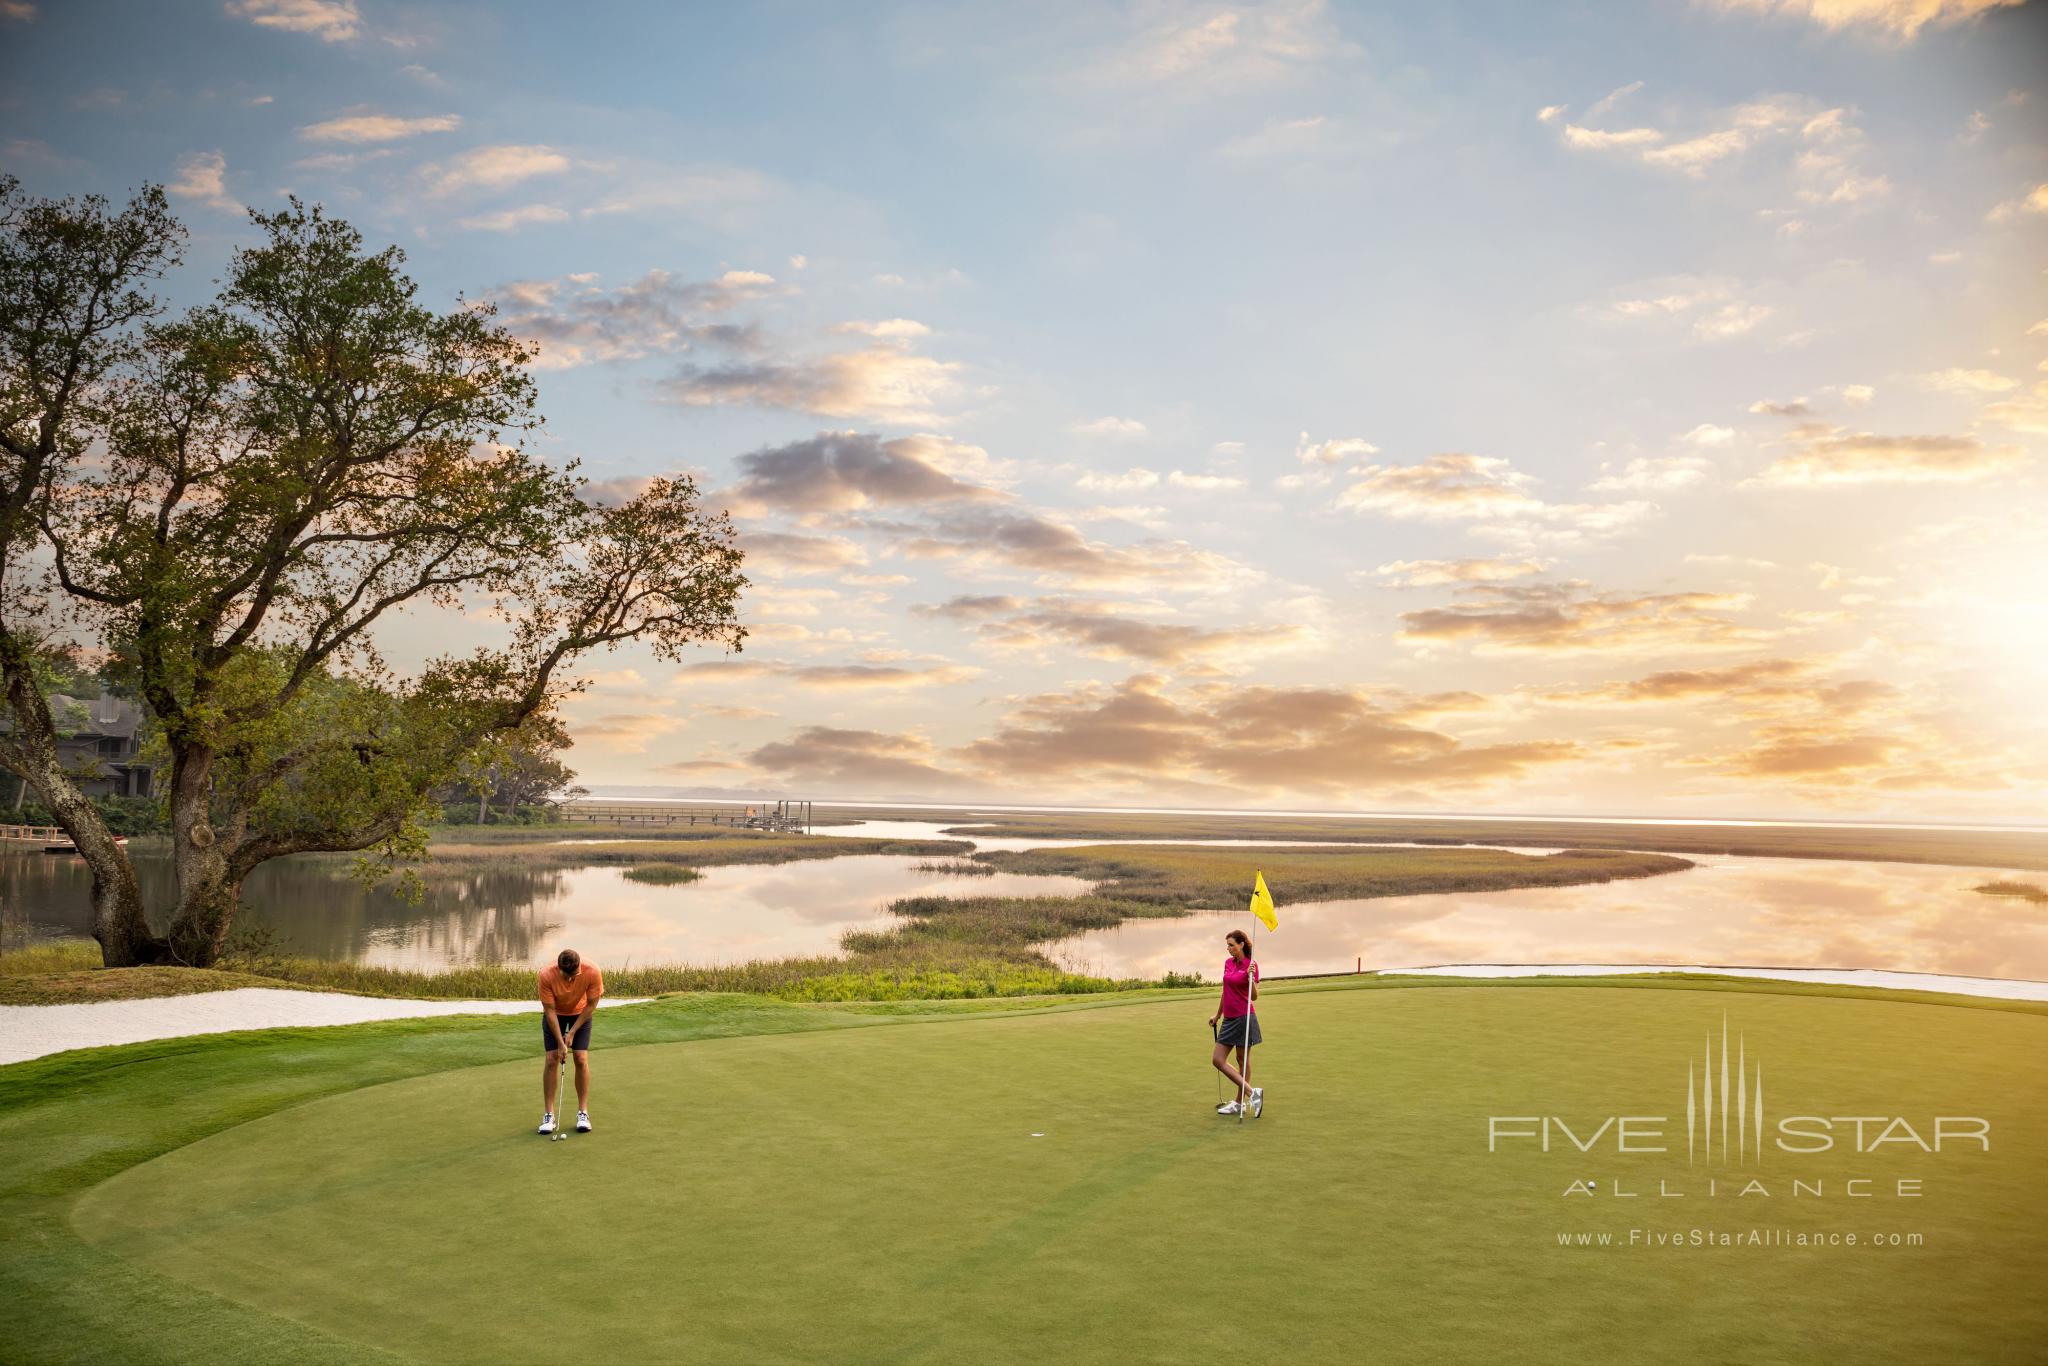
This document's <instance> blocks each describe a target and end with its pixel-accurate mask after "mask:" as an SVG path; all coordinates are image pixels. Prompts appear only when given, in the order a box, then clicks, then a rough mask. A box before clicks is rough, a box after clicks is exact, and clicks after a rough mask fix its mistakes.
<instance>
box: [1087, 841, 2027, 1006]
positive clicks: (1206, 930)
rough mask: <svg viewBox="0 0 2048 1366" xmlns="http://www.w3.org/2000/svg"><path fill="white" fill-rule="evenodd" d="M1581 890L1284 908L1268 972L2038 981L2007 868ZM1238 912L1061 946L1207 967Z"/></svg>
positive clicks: (1848, 872) (1720, 866)
mask: <svg viewBox="0 0 2048 1366" xmlns="http://www.w3.org/2000/svg"><path fill="white" fill-rule="evenodd" d="M1695 861H1696V862H1697V863H1698V864H1699V865H1700V866H1699V867H1697V868H1694V869H1692V870H1690V871H1688V872H1683V873H1670V874H1666V875H1664V876H1661V877H1654V878H1643V879H1639V880H1632V881H1627V882H1610V883H1605V884H1597V885H1593V886H1586V887H1538V888H1525V889H1522V890H1518V891H1507V892H1452V893H1444V894H1435V895H1429V896H1403V897H1383V898H1376V899H1372V900H1363V901H1330V902H1322V903H1319V904H1314V905H1301V906H1286V907H1283V908H1282V909H1281V912H1280V915H1281V921H1280V931H1279V933H1277V934H1275V935H1274V936H1272V937H1271V938H1270V939H1267V938H1265V937H1264V936H1261V939H1262V942H1261V944H1260V949H1259V958H1260V960H1261V962H1262V964H1264V965H1265V966H1266V967H1267V968H1268V969H1269V970H1270V971H1271V972H1273V973H1275V974H1276V975H1277V974H1283V973H1284V974H1295V973H1315V972H1349V971H1352V970H1353V968H1354V967H1355V966H1356V965H1357V964H1358V963H1359V962H1360V961H1363V963H1364V965H1365V966H1366V967H1367V968H1403V967H1425V966H1430V965H1433V964H1438V963H1636V964H1649V963H1701V964H1747V965H1752V966H1759V967H1764V966H1777V967H1839V968H1876V969H1888V970H1892V971H1900V972H1931V973H1948V974H1955V975H1960V976H1968V977H2017V978H2028V979H2035V980H2048V907H2043V906H2040V905H2033V904H2029V903H2027V902H2025V901H2020V900H2018V899H2016V898H2012V897H1989V896H1985V895H1983V894H1982V893H1979V892H1975V891H1972V890H1971V889H1972V888H1974V887H1976V886H1978V885H1980V884H1982V883H1984V882H1986V881H1990V880H1992V879H1994V878H1999V877H2012V876H2014V875H2013V874H2012V873H2010V872H2002V871H1999V870H1994V869H1981V868H1949V867H1933V866H1928V865H1922V864H1910V863H1851V862H1838V861H1834V860H1826V859H1753V858H1696V859H1695ZM1243 923H1246V917H1244V916H1242V915H1225V914H1203V915H1199V916H1191V917H1189V918H1187V919H1182V920H1133V921H1126V922H1125V923H1124V924H1122V925H1120V926H1118V927H1117V928H1115V929H1112V930H1101V931H1095V932H1092V933H1089V934H1085V935H1081V936H1078V937H1076V938H1074V939H1071V940H1067V941H1065V942H1064V943H1062V944H1060V945H1058V946H1056V947H1055V948H1054V950H1053V956H1054V957H1055V958H1056V959H1058V960H1059V961H1060V962H1062V963H1064V964H1066V965H1068V966H1069V967H1071V968H1073V969H1075V970H1077V971H1087V972H1098V973H1104V974H1108V975H1113V976H1119V977H1157V976H1159V975H1160V974H1162V973H1164V972H1168V971H1176V972H1200V973H1201V974H1203V975H1204V976H1205V977H1212V978H1213V977H1214V976H1215V975H1216V973H1217V971H1218V970H1219V967H1220V965H1221V963H1222V960H1223V947H1222V939H1223V934H1224V931H1225V930H1226V929H1228V928H1230V927H1231V926H1232V925H1239V924H1243Z"/></svg>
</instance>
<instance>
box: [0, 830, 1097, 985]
mask: <svg viewBox="0 0 2048 1366" xmlns="http://www.w3.org/2000/svg"><path fill="white" fill-rule="evenodd" d="M925 861H927V860H925V859H922V858H915V857H906V856H887V857H883V856H876V855H865V854H863V855H855V856H852V857H848V858H836V859H813V860H810V861H808V862H803V863H784V864H743V865H736V866H732V867H724V868H706V869H704V876H703V878H702V879H701V880H700V881H697V882H687V883H683V884H681V885H679V886H674V887H650V886H645V885H643V884H641V883H637V882H628V881H627V880H626V878H625V875H624V873H623V871H622V870H621V869H619V868H613V867H604V868H557V869H543V870H534V869H525V868H505V869H498V870H490V871H485V872H480V873H475V874H471V875H467V876H464V877H460V878H436V879H434V880H433V881H432V882H431V883H429V884H428V887H427V892H426V897H425V899H424V900H422V901H421V902H420V903H419V904H418V905H413V904H411V903H409V902H407V901H406V900H405V899H404V898H402V897H400V896H398V895H397V894H396V893H395V892H392V891H390V890H388V889H367V890H366V889H365V888H364V887H363V886H362V885H361V884H360V883H357V882H354V881H353V880H351V879H349V878H348V877H346V876H345V875H342V874H339V873H338V872H337V871H336V866H335V865H334V864H332V863H327V862H313V861H310V860H294V859H280V860H278V861H276V862H272V863H266V864H264V865H263V866H262V867H261V868H258V869H257V870H256V872H255V873H254V875H252V876H251V877H250V879H249V882H248V885H247V886H246V888H245V889H244V892H243V900H242V904H243V907H244V913H245V914H247V915H250V916H251V918H253V919H257V920H260V921H262V922H265V923H267V924H269V925H270V926H272V927H273V928H274V929H275V931H276V932H277V934H278V936H279V937H280V938H281V939H282V941H283V942H284V944H285V946H286V947H287V948H288V949H290V950H291V951H292V952H295V953H302V954H307V955H310V956H312V957H316V958H328V959H347V960H352V961H355V962H359V963H373V964H379V965H382V966H386V967H406V968H436V967H443V966H447V965H451V964H456V963H531V962H537V961H539V960H541V959H542V958H544V957H549V956H552V955H553V953H554V952H555V950H556V949H558V948H560V947H561V946H562V945H563V944H574V945H575V946H576V947H577V948H578V949H580V950H582V951H583V952H584V953H587V954H589V955H590V956H591V957H592V958H594V959H595V960H597V961H598V962H600V963H604V964H607V965H609V964H619V965H623V964H625V963H626V962H627V961H628V960H631V961H633V962H639V963H698V964H711V963H742V962H746V961H747V960H749V959H754V958H783V957H789V956H792V955H799V954H814V953H837V952H838V951H839V936H840V935H841V934H843V933H845V932H846V931H847V930H850V929H867V928H882V927H884V926H886V925H887V924H888V922H889V920H890V917H889V916H888V914H887V913H886V909H885V908H886V907H887V906H888V904H889V903H890V902H891V901H894V900H895V899H896V898H898V897H902V896H920V895H932V894H940V895H943V894H947V893H952V894H956V895H957V894H970V893H982V892H992V893H997V894H1010V893H1022V894H1027V895H1039V896H1072V895H1074V894H1075V893H1078V892H1085V891H1086V890H1088V887H1089V885H1090V884H1089V883H1088V882H1086V881H1085V880H1083V879H1081V878H1073V877H1024V876H1020V875H1016V874H1008V873H998V874H997V875H996V876H994V877H977V878H962V877H945V876H942V875H937V874H932V873H920V872H917V871H915V869H914V868H913V867H912V865H913V864H916V863H920V862H925ZM135 864H136V873H137V875H138V876H139V877H140V878H141V879H142V882H143V894H144V896H145V897H148V898H149V900H150V904H151V905H160V904H163V903H164V902H166V901H167V900H168V899H169V897H170V894H171V870H170V866H169V861H168V859H167V858H163V857H157V858H152V857H150V856H148V855H144V854H138V855H137V856H136V859H135ZM90 890H91V887H90V883H89V881H88V878H87V874H86V870H85V864H84V862H83V861H81V860H79V859H76V858H64V857H58V856H52V855H46V854H7V855H0V941H4V944H5V945H6V946H7V947H13V946H15V945H17V944H20V943H23V942H27V941H29V940H33V939H44V938H49V937H51V936H54V935H68V934H87V933H90V926H91V924H92V912H91V904H90V899H89V898H90Z"/></svg>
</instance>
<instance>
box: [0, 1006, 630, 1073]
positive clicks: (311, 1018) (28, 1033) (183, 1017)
mask: <svg viewBox="0 0 2048 1366" xmlns="http://www.w3.org/2000/svg"><path fill="white" fill-rule="evenodd" d="M634 1004H637V1002H636V1001H633V1000H621V1001H600V1002H599V1003H598V1005H599V1007H600V1008H603V1007H606V1006H626V1005H634ZM539 1013H540V1002H538V1001H388V1000H383V999H380V998H377V997H372V996H344V995H341V994H339V993H336V992H326V991H283V990H279V989H277V988H274V987H242V988H238V989H236V990H234V991H205V992H199V993H197V994H195V995H191V996H156V997H151V998H150V999H148V1000H142V1001H93V1002H90V1003H86V1004H81V1005H65V1006H0V1066H4V1065H5V1064H7V1063H11V1062H26V1061H27V1060H28V1059H30V1058H40V1057H43V1056H45V1055H47V1054H50V1053H62V1052H65V1051H67V1050H69V1049H73V1048H104V1047H106V1046H107V1045H109V1044H117V1043H141V1042H143V1041H144V1040H146V1039H177V1038H183V1037H184V1036H185V1035H187V1034H227V1033H231V1032H233V1031H235V1030H239V1029H277V1028H283V1027H293V1028H300V1027H304V1026H308V1025H344V1024H362V1023H363V1022H365V1021H367V1020H408V1019H414V1018H417V1017H419V1016H424V1015H538V1014H539Z"/></svg>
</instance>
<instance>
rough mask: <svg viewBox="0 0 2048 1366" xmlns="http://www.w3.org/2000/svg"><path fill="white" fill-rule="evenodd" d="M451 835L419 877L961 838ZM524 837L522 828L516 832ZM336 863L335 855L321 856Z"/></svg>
mask: <svg viewBox="0 0 2048 1366" xmlns="http://www.w3.org/2000/svg"><path fill="white" fill-rule="evenodd" d="M458 830H459V837H457V838H452V839H450V840H449V841H448V842H446V843H443V842H441V841H440V840H436V841H435V842H434V843H433V844H432V845H430V846H429V847H428V854H429V858H428V861H427V862H425V863H423V864H421V865H419V867H418V868H417V869H415V870H414V871H415V872H416V873H417V874H418V875H419V876H420V877H422V878H427V879H432V878H435V877H437V876H463V875H465V874H468V873H472V872H474V871H476V869H478V868H480V867H484V866H489V867H492V868H525V869H542V868H589V867H604V866H607V865H613V866H615V865H621V864H624V865H635V864H637V865H641V866H643V867H644V866H647V865H651V864H656V863H675V864H686V865H689V866H691V867H698V868H704V867H711V866H714V865H724V864H735V863H794V862H796V861H798V860H801V859H818V858H841V857H844V856H846V855H849V854H923V855H934V854H961V853H965V852H967V850H968V849H969V848H971V846H970V845H969V844H968V843H967V842H966V841H964V840H898V839H860V838H855V837H839V836H830V835H775V834H769V833H767V832H765V831H764V832H740V831H732V830H722V831H718V832H716V833H711V832H706V833H704V834H701V835H692V834H685V833H679V832H675V831H665V832H663V834H662V836H661V837H660V838H652V837H642V836H641V835H638V834H634V835H613V834H610V833H604V834H592V835H585V834H582V832H580V831H579V832H578V833H577V834H576V835H564V834H562V833H561V832H560V831H559V830H555V829H542V830H541V831H540V833H541V835H542V838H539V839H510V838H499V839H490V840H475V839H471V838H469V831H468V830H466V829H461V828H459V827H458ZM516 833H518V834H527V833H530V832H528V831H517V832H516ZM321 857H323V858H324V857H333V858H335V859H336V860H344V859H345V857H346V856H343V855H333V856H328V855H322V856H321Z"/></svg>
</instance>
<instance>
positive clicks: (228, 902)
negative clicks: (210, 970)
mask: <svg viewBox="0 0 2048 1366" xmlns="http://www.w3.org/2000/svg"><path fill="white" fill-rule="evenodd" d="M241 903H242V884H241V883H240V882H239V881H237V880H235V879H233V878H231V877H229V876H228V870H227V860H225V859H220V858H215V859H212V860H209V861H208V865H207V868H206V871H205V873H204V874H202V877H201V880H200V881H197V882H194V883H191V884H188V885H184V886H181V887H180V888H179V894H178V911H177V915H176V917H175V918H174V919H173V920H172V922H171V932H170V951H171V957H172V958H173V959H175V960H176V961H178V962H180V963H183V964H184V965H185V966H187V967H194V968H206V967H212V966H213V964H214V963H215V962H216V961H217V960H218V959H219V958H220V955H221V950H222V949H224V948H226V947H227V942H228V931H229V930H230V929H231V928H232V927H233V926H234V923H235V912H236V910H238V909H239V908H240V906H241Z"/></svg>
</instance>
